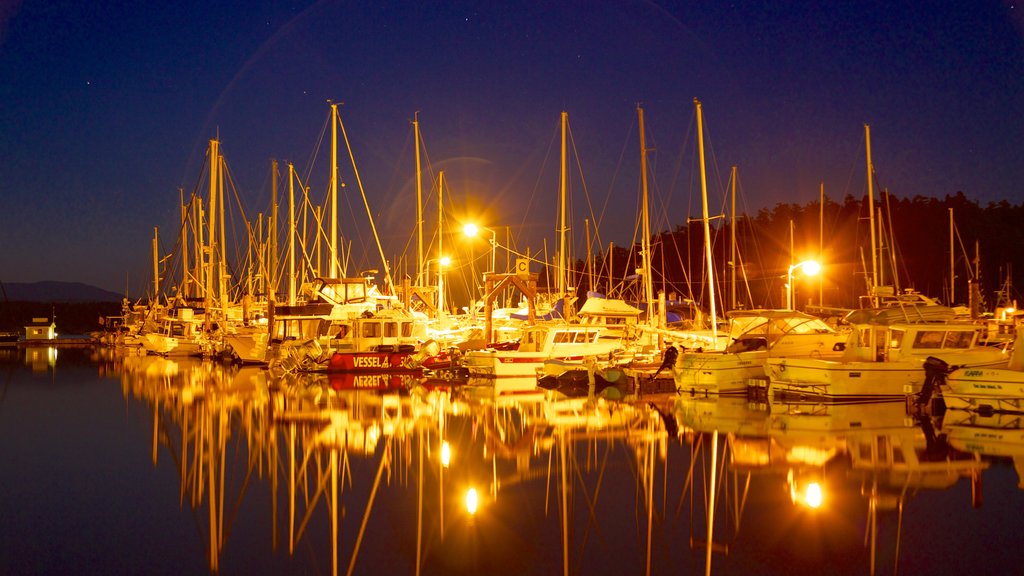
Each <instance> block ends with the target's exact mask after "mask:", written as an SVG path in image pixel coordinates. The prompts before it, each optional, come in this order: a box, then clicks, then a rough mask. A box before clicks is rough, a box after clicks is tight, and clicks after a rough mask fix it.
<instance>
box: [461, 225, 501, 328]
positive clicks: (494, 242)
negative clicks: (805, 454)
mask: <svg viewBox="0 0 1024 576" xmlns="http://www.w3.org/2000/svg"><path fill="white" fill-rule="evenodd" d="M481 229H483V230H485V231H487V232H490V233H491V238H490V240H489V242H490V244H491V270H490V271H491V273H494V272H496V270H495V269H494V266H495V263H494V253H495V248H496V247H497V246H498V233H497V232H495V231H494V230H491V229H490V228H488V227H486V226H480V225H478V224H474V223H473V222H469V223H467V224H465V225H463V227H462V233H463V234H465V235H466V237H468V238H475V237H476V236H477V235H478V234H479V233H480V230H481ZM474 261H475V259H474V258H472V257H470V259H469V271H470V274H472V276H473V286H472V294H471V296H470V300H469V306H470V308H471V309H472V314H473V317H474V318H475V317H476V293H477V284H476V280H477V278H476V268H475V266H474V264H473V263H474Z"/></svg>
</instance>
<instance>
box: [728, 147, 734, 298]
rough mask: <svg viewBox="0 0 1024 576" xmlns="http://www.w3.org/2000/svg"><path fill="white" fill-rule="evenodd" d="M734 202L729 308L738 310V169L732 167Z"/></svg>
mask: <svg viewBox="0 0 1024 576" xmlns="http://www.w3.org/2000/svg"><path fill="white" fill-rule="evenodd" d="M729 179H730V180H731V181H732V195H731V196H732V201H731V204H732V205H731V207H730V208H729V213H730V214H732V226H729V263H730V264H729V308H730V309H732V310H735V309H736V167H735V166H733V167H732V175H731V176H730V178H729Z"/></svg>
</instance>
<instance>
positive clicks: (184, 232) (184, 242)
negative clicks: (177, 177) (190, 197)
mask: <svg viewBox="0 0 1024 576" xmlns="http://www.w3.org/2000/svg"><path fill="white" fill-rule="evenodd" d="M178 205H179V206H181V287H180V288H179V289H178V293H179V294H180V295H181V296H182V297H183V298H187V297H188V263H189V251H188V206H186V205H185V190H184V189H183V188H178Z"/></svg>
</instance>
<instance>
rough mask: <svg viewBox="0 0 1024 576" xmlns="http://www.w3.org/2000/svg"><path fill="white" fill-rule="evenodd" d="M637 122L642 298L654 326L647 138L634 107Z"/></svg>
mask: <svg viewBox="0 0 1024 576" xmlns="http://www.w3.org/2000/svg"><path fill="white" fill-rule="evenodd" d="M636 114H637V120H638V122H639V124H640V184H641V200H640V211H641V215H640V220H641V221H642V222H643V226H642V228H643V237H642V238H641V239H640V258H641V267H642V269H643V274H644V298H645V299H646V302H647V322H648V323H650V324H651V325H660V322H658V323H657V324H655V321H654V318H656V317H657V316H656V315H655V310H654V284H653V282H654V280H653V278H651V216H650V212H649V210H650V208H649V207H648V204H647V138H646V136H645V134H644V109H643V108H642V107H640V106H639V105H638V106H637V107H636Z"/></svg>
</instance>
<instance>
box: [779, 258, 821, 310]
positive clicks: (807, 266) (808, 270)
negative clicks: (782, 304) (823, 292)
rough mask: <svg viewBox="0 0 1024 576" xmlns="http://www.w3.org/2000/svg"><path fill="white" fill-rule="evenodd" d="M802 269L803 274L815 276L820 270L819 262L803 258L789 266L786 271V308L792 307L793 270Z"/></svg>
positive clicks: (790, 308)
mask: <svg viewBox="0 0 1024 576" xmlns="http://www.w3.org/2000/svg"><path fill="white" fill-rule="evenodd" d="M797 269H802V270H803V273H804V275H805V276H815V275H817V274H818V273H819V272H821V264H818V262H817V260H804V261H803V262H797V263H796V264H793V265H792V266H790V267H789V271H788V272H786V309H787V310H792V309H793V272H794V271H796V270H797Z"/></svg>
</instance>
